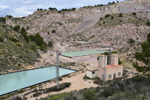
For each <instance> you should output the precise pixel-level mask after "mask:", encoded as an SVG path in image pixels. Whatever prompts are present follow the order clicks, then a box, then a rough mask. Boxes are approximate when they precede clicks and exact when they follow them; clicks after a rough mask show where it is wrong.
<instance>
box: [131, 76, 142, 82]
mask: <svg viewBox="0 0 150 100" xmlns="http://www.w3.org/2000/svg"><path fill="white" fill-rule="evenodd" d="M144 80H145V77H144V76H142V75H137V76H134V77H133V78H132V81H133V82H142V81H144Z"/></svg>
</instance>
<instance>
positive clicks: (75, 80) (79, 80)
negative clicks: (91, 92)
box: [29, 73, 98, 100]
mask: <svg viewBox="0 0 150 100" xmlns="http://www.w3.org/2000/svg"><path fill="white" fill-rule="evenodd" d="M84 76H85V73H80V74H77V75H75V76H72V77H70V78H64V79H63V81H61V82H60V83H64V82H71V86H70V87H69V88H66V89H64V90H62V91H59V92H52V93H48V94H42V95H40V96H39V97H38V98H37V99H40V98H41V97H42V98H44V97H47V96H48V95H53V94H59V93H63V92H70V91H75V90H77V91H78V90H81V89H84V88H90V87H97V86H98V85H96V84H94V83H93V81H92V80H86V81H85V80H84V79H83V77H84ZM55 85H56V84H55V83H54V82H53V83H48V84H46V86H45V87H52V86H55ZM29 99H30V100H36V98H29Z"/></svg>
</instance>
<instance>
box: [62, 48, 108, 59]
mask: <svg viewBox="0 0 150 100" xmlns="http://www.w3.org/2000/svg"><path fill="white" fill-rule="evenodd" d="M104 52H105V51H100V50H84V51H71V52H62V53H61V55H62V56H66V57H71V58H72V57H80V56H88V55H95V54H101V53H104Z"/></svg>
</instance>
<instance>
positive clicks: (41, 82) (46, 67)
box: [0, 66, 80, 97]
mask: <svg viewBox="0 0 150 100" xmlns="http://www.w3.org/2000/svg"><path fill="white" fill-rule="evenodd" d="M49 67H52V66H49ZM54 67H56V66H54ZM41 68H47V67H40V68H34V69H29V70H23V71H30V70H36V69H41ZM60 68H64V67H60ZM64 69H68V70H72V71H75V72H73V73H76V72H79V71H80V70H74V69H69V68H64ZM23 71H16V72H11V73H7V74H13V73H17V72H23ZM73 73H69V74H64V75H62V76H60V77H66V76H68V75H70V74H73ZM2 75H6V74H2ZM54 79H56V78H52V79H49V80H46V81H43V82H40V83H36V84H34V85H31V86H27V87H24V88H21V89H18V90H15V91H11V92H8V93H5V94H2V95H0V97H1V96H5V95H9V94H11V93H15V92H17V91H19V90H22V89H26V88H29V87H32V86H36V85H39V84H42V83H46V82H48V81H51V80H54ZM18 94H19V93H18Z"/></svg>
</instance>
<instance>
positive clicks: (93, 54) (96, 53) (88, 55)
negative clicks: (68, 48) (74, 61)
mask: <svg viewBox="0 0 150 100" xmlns="http://www.w3.org/2000/svg"><path fill="white" fill-rule="evenodd" d="M97 54H101V53H95V54H89V55H81V56H73V57H71V56H65V55H62V56H64V57H68V58H74V57H83V56H91V55H97Z"/></svg>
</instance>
